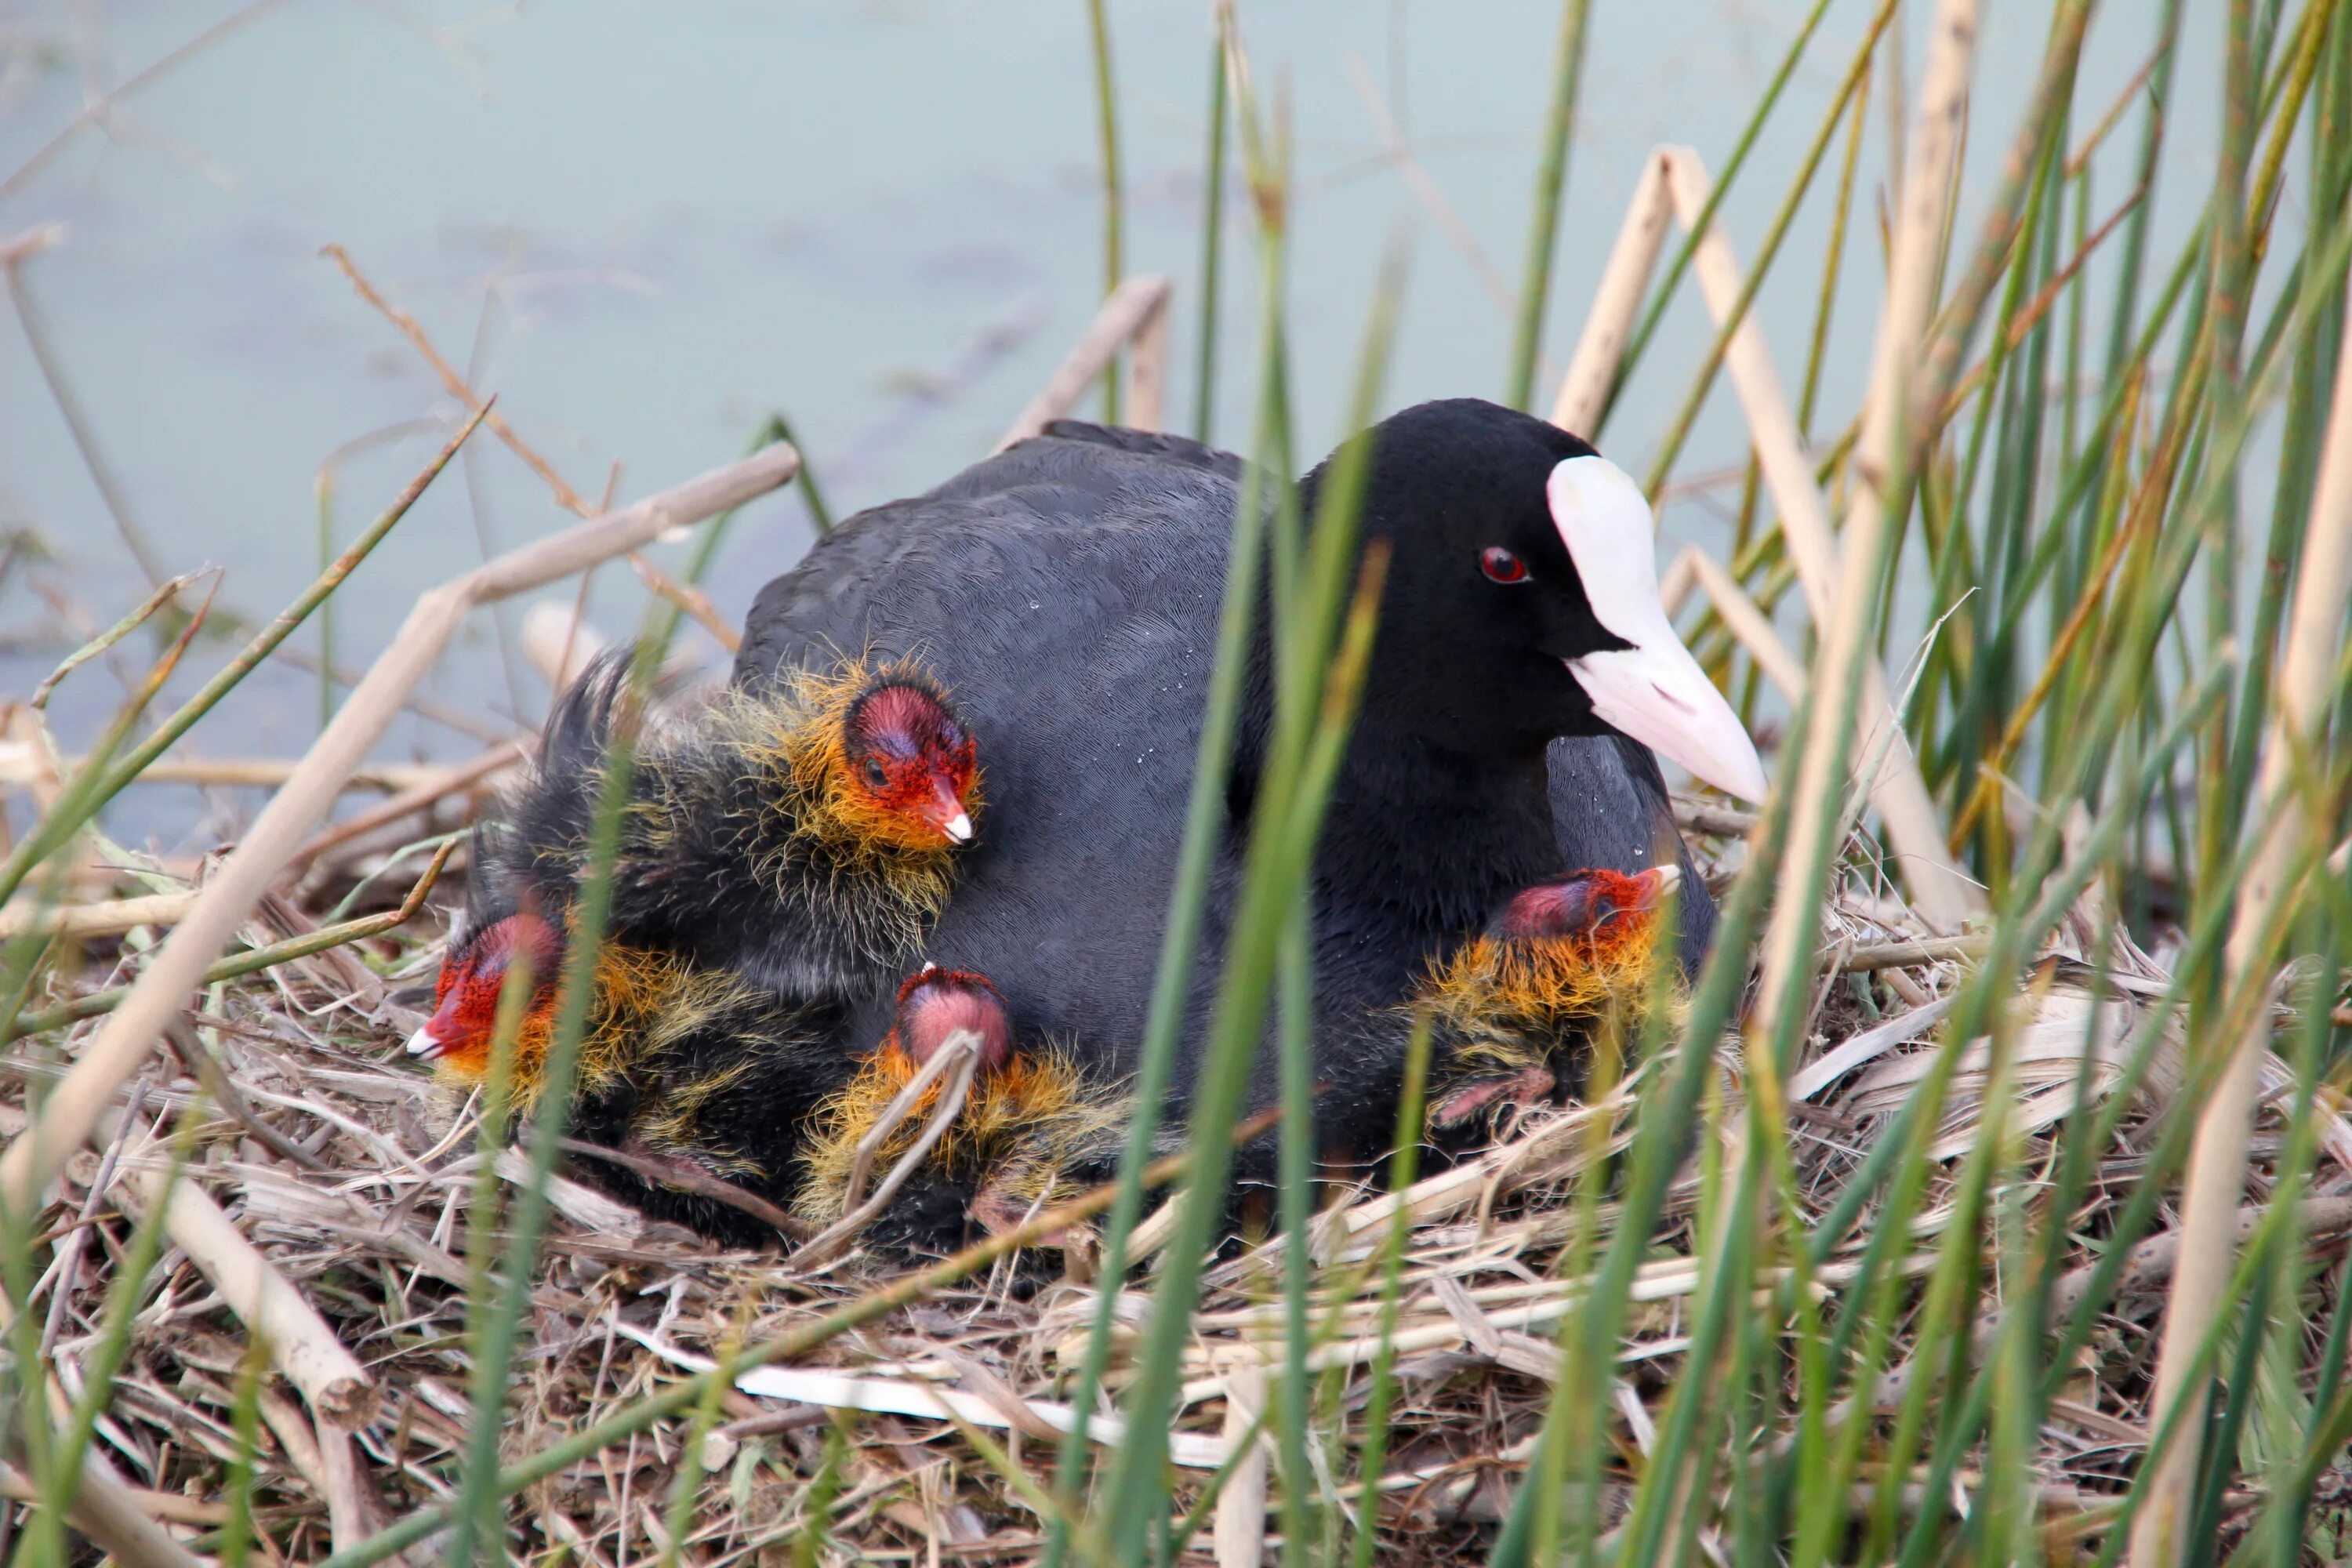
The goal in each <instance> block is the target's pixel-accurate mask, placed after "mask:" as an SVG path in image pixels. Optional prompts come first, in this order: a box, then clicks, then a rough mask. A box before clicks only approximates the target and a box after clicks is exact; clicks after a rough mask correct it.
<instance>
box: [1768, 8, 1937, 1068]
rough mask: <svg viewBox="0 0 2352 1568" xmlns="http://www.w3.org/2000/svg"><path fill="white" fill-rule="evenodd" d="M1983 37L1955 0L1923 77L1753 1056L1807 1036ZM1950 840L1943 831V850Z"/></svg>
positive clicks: (1791, 783)
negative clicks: (1953, 180)
mask: <svg viewBox="0 0 2352 1568" xmlns="http://www.w3.org/2000/svg"><path fill="white" fill-rule="evenodd" d="M1975 40H1976V5H1975V3H1974V0H1943V4H1942V5H1940V6H1938V8H1937V15H1936V23H1935V29H1934V33H1933V36H1932V37H1931V38H1930V40H1929V43H1928V47H1927V68H1926V71H1925V74H1924V77H1923V79H1922V81H1921V84H1920V93H1919V119H1918V128H1917V134H1916V136H1915V137H1914V139H1913V146H1912V162H1911V164H1910V166H1909V167H1908V169H1906V172H1905V175H1904V182H1903V191H1904V199H1903V202H1902V205H1901V207H1900V214H1899V221H1898V225H1897V227H1896V232H1895V250H1894V263H1893V267H1892V269H1891V272H1890V275H1889V278H1888V282H1887V294H1886V306H1885V313H1884V315H1883V316H1882V317H1881V319H1880V321H1879V329H1878V346H1877V352H1876V354H1875V358H1874V366H1873V370H1872V374H1871V386H1870V394H1869V400H1868V402H1867V403H1866V404H1865V405H1864V410H1863V423H1862V435H1861V438H1860V441H1859V442H1858V444H1857V447H1856V453H1857V458H1858V459H1859V461H1860V463H1861V464H1863V465H1864V468H1863V469H1862V471H1861V473H1860V475H1859V477H1858V482H1857V483H1856V484H1855V485H1854V487H1853V506H1852V508H1851V510H1850V511H1849V513H1848V516H1847V521H1846V526H1845V532H1844V538H1843V542H1842V548H1843V571H1842V572H1841V574H1840V576H1839V581H1838V586H1837V589H1836V592H1835V594H1834V595H1832V598H1831V601H1830V603H1831V606H1832V615H1831V616H1830V618H1829V619H1828V620H1827V621H1826V622H1825V623H1823V624H1822V626H1821V637H1822V642H1821V648H1820V652H1819V654H1818V655H1817V656H1816V658H1815V660H1814V665H1813V679H1812V680H1811V702H1810V704H1809V707H1810V710H1811V721H1810V723H1809V724H1808V726H1807V727H1806V730H1805V738H1804V752H1803V755H1802V757H1801V760H1800V763H1799V766H1798V771H1797V773H1796V776H1795V777H1794V778H1793V779H1791V778H1790V776H1789V775H1788V774H1787V773H1783V774H1782V775H1781V778H1780V781H1779V784H1778V785H1777V787H1778V788H1780V789H1782V790H1788V791H1790V792H1792V793H1791V799H1792V802H1793V805H1794V813H1793V816H1792V817H1791V819H1790V825H1789V837H1788V838H1787V841H1786V842H1787V844H1788V846H1789V850H1790V855H1789V858H1788V861H1787V863H1786V864H1785V865H1784V867H1783V875H1782V878H1781V880H1780V890H1779V893H1778V896H1777V897H1776V898H1775V899H1774V900H1773V905H1772V917H1771V922H1770V924H1769V926H1768V928H1767V929H1766V932H1765V942H1764V952H1763V980H1762V983H1761V985H1760V988H1759V994H1758V999H1757V1004H1756V1007H1755V1010H1754V1012H1753V1013H1752V1015H1751V1022H1750V1024H1749V1026H1748V1030H1747V1036H1746V1043H1747V1048H1748V1053H1749V1054H1750V1055H1751V1056H1757V1055H1761V1054H1765V1053H1772V1054H1774V1055H1775V1056H1776V1057H1777V1053H1778V1052H1779V1050H1780V1042H1781V1041H1782V1040H1784V1039H1790V1038H1793V1037H1795V1036H1796V1035H1797V1033H1798V1026H1799V1024H1800V1021H1801V1015H1800V1014H1799V1012H1798V1009H1800V1008H1801V1007H1802V1006H1803V1005H1804V1003H1805V994H1806V992H1807V991H1808V989H1809V988H1810V985H1811V972H1812V956H1813V933H1814V931H1815V928H1816V927H1817V925H1818V923H1819V921H1820V902H1821V892H1822V887H1823V885H1824V883H1825V881H1826V879H1827V876H1828V872H1829V862H1830V856H1831V850H1832V840H1833V838H1834V837H1835V835H1836V831H1837V825H1838V819H1839V816H1840V815H1841V813H1842V810H1843V801H1844V797H1845V788H1844V784H1845V770H1846V758H1847V743H1848V742H1849V740H1850V738H1851V734H1852V725H1853V714H1854V712H1855V710H1856V706H1857V701H1858V700H1859V699H1860V697H1861V696H1862V694H1863V691H1864V680H1863V672H1864V668H1865V666H1866V665H1867V664H1868V663H1869V662H1870V661H1871V637H1872V633H1873V631H1874V628H1875V626H1876V624H1877V616H1876V615H1875V614H1874V609H1875V607H1876V605H1877V604H1878V600H1879V595H1880V581H1879V579H1880V576H1881V571H1882V566H1883V563H1884V556H1885V536H1886V527H1887V521H1888V520H1887V508H1888V503H1889V502H1891V501H1894V500H1897V499H1898V497H1899V494H1900V492H1899V491H1898V492H1897V493H1895V494H1890V493H1887V491H1886V489H1885V487H1889V486H1902V487H1905V488H1907V475H1908V471H1909V468H1910V458H1909V453H1908V451H1907V449H1906V437H1907V435H1908V432H1909V428H1910V421H1909V418H1908V416H1907V412H1906V398H1907V397H1908V395H1909V393H1910V383H1911V372H1912V362H1913V360H1914V358H1915V356H1916V353H1917V350H1918V345H1919V340H1920V334H1921V333H1922V332H1924V331H1926V330H1927V320H1928V316H1929V313H1930V312H1931V310H1933V309H1934V305H1935V300H1934V288H1935V273H1936V259H1937V256H1938V254H1940V252H1941V249H1942V245H1941V240H1942V235H1943V223H1944V193H1945V190H1946V187H1947V185H1948V183H1949V179H1950V171H1951V167H1952V163H1953V160H1954V159H1955V157H1956V156H1957V154H1958V143H1959V130H1960V116H1961V114H1962V112H1963V110H1964V107H1965V105H1966V102H1967V97H1968V84H1969V62H1970V59H1971V56H1972V53H1973V47H1974V44H1975ZM1940 839H1941V835H1940V834H1938V844H1937V847H1938V849H1939V850H1940V849H1941V847H1942V845H1941V842H1940Z"/></svg>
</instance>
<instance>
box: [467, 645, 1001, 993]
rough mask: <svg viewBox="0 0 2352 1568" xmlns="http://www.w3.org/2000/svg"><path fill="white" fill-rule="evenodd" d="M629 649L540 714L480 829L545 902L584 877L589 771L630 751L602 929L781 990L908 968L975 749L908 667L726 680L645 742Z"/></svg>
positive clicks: (834, 667) (847, 667)
mask: <svg viewBox="0 0 2352 1568" xmlns="http://www.w3.org/2000/svg"><path fill="white" fill-rule="evenodd" d="M628 676H629V668H628V655H627V653H626V651H625V650H616V651H614V652H612V653H607V654H605V655H603V656H600V658H599V659H598V660H597V662H595V663H594V664H592V665H591V666H590V667H589V668H588V670H587V671H586V672H585V673H584V674H583V676H582V677H581V678H580V679H578V680H577V681H575V682H574V683H573V684H572V687H571V689H569V690H567V691H566V692H565V693H564V695H563V697H562V700H560V701H559V702H558V704H557V706H556V710H555V711H554V712H553V713H551V715H550V716H549V719H548V723H547V727H546V731H545V738H544V742H543V744H542V746H541V759H540V762H539V764H538V766H537V767H536V768H534V769H533V770H532V772H531V773H530V778H529V782H528V783H527V784H525V785H524V787H523V788H522V789H521V791H520V792H519V794H518V795H516V796H515V798H514V799H513V801H512V802H511V803H510V805H509V810H508V812H507V814H506V815H507V823H508V826H507V827H506V828H505V830H504V831H503V832H501V833H499V834H498V835H496V836H494V837H493V838H492V839H491V842H490V848H489V851H488V853H489V855H490V857H491V858H493V859H494V860H495V861H496V862H498V869H499V871H500V872H503V873H504V874H506V875H508V876H510V877H511V878H512V879H514V880H515V881H516V882H517V883H518V885H519V886H522V887H526V888H529V889H532V890H533V891H534V892H535V893H536V894H537V895H538V896H539V898H540V899H541V901H542V902H544V903H548V904H554V903H558V902H563V901H568V900H570V899H571V898H572V897H573V896H574V894H575V891H576V889H577V885H578V883H579V880H580V879H581V877H582V876H583V874H584V873H585V871H586V869H587V860H588V848H589V835H590V833H591V831H592V829H593V823H594V817H595V810H596V801H597V796H598V794H599V791H600V789H601V787H602V781H603V778H604V762H605V758H606V756H607V755H608V754H609V753H610V752H611V750H612V748H613V746H614V742H615V739H616V737H617V738H619V739H620V740H622V741H624V742H627V743H630V744H632V745H633V747H634V760H633V763H632V765H631V777H630V787H629V805H628V809H627V811H626V814H625V816H624V817H623V819H622V824H621V836H620V844H619V847H618V853H617V858H616V860H615V865H614V872H613V878H612V902H611V910H610V913H609V916H608V929H609V930H611V931H613V932H614V934H615V935H617V936H621V937H625V938H626V939H627V940H630V941H635V942H646V943H648V944H652V945H656V946H661V947H666V948H669V949H671V950H674V951H676V952H681V953H684V954H686V955H688V956H689V957H691V958H693V959H694V960H695V961H696V962H698V963H704V964H711V965H719V966H723V967H726V968H729V969H732V970H735V971H737V972H739V973H741V974H742V975H743V976H744V977H745V978H746V979H748V980H750V981H751V982H752V983H753V984H758V985H761V986H765V987H766V988H768V989H770V990H772V991H774V992H776V993H778V994H781V995H784V996H789V997H792V998H794V999H795V1000H801V1001H814V1000H819V999H828V1000H843V1001H846V1000H853V999H856V998H857V997H859V996H862V995H863V994H864V993H865V991H866V989H867V988H869V987H871V986H873V985H876V984H882V983H884V981H885V980H886V979H887V978H888V977H895V976H896V975H897V974H898V973H901V972H902V971H903V970H905V969H906V968H907V967H908V965H909V964H910V963H912V962H913V961H914V957H915V955H916V954H917V952H919V950H920V947H921V944H922V939H923V933H924V931H925V930H926V929H927V928H928V926H929V923H930V922H931V921H933V920H934V919H936V918H937V917H938V915H939V912H940V910H941V909H942V908H943V907H944V906H945V905H946V903H947V899H948V894H949V891H950V889H951V888H952V887H953V885H954V880H955V858H956V852H957V850H959V849H960V848H961V847H963V846H964V845H966V844H969V843H970V842H971V839H972V837H973V831H974V830H973V826H972V822H973V817H974V816H975V814H976V813H977V812H978V810H979V808H980V762H979V747H978V745H977V743H976V742H974V741H973V739H972V737H971V733H970V731H967V730H966V729H965V728H964V727H963V725H962V723H961V721H959V720H958V719H957V717H956V714H955V711H954V710H953V709H952V708H951V707H950V704H949V700H948V698H947V694H946V693H945V692H944V691H943V690H941V689H940V687H939V686H938V684H937V683H936V682H934V681H932V680H931V679H929V677H928V676H927V675H925V674H924V673H923V671H922V669H921V668H920V667H919V666H918V665H917V664H915V663H914V662H913V661H912V660H909V659H901V660H895V661H877V660H865V659H843V660H837V661H833V662H829V663H826V664H824V665H820V666H816V667H813V668H807V669H801V670H796V671H795V672H794V673H793V678H792V679H790V680H787V681H783V682H780V683H778V684H777V685H775V686H774V687H772V688H770V689H765V690H763V691H761V692H760V693H759V694H757V695H754V694H751V693H749V692H746V691H744V690H741V689H730V690H729V691H726V692H723V693H721V694H719V696H717V697H715V698H714V699H712V700H710V701H709V703H708V704H707V705H705V706H704V707H702V708H701V709H699V710H695V711H693V712H690V713H689V714H688V715H686V716H685V717H684V718H683V720H682V721H677V722H674V723H671V724H669V725H667V726H665V727H662V728H661V729H659V730H657V731H654V732H651V733H641V732H640V731H643V730H645V729H646V726H644V725H643V724H641V722H640V721H639V720H638V718H637V716H636V715H635V713H634V712H633V711H632V709H631V705H630V702H629V692H628Z"/></svg>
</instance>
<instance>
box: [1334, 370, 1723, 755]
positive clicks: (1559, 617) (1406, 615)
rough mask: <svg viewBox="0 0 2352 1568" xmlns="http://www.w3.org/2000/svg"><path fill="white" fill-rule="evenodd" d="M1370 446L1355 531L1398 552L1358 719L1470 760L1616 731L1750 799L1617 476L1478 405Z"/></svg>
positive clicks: (1516, 419)
mask: <svg viewBox="0 0 2352 1568" xmlns="http://www.w3.org/2000/svg"><path fill="white" fill-rule="evenodd" d="M1368 435H1369V437H1370V440H1371V442H1372V458H1371V464H1372V466H1371V473H1370V483H1369V485H1368V486H1367V488H1366V490H1365V510H1364V520H1363V529H1362V531H1363V533H1364V535H1365V536H1366V537H1368V538H1370V537H1379V538H1384V539H1386V540H1388V541H1389V542H1390V545H1391V551H1392V554H1391V561H1390V565H1389V577H1388V587H1387V591H1386V593H1385V595H1384V596H1383V599H1382V603H1381V627H1380V635H1379V637H1378V640H1377V642H1376V644H1375V651H1374V654H1373V661H1372V669H1371V672H1370V681H1369V685H1368V689H1367V694H1366V709H1367V716H1368V718H1370V717H1374V716H1376V717H1377V718H1378V719H1379V720H1380V721H1382V722H1384V723H1386V724H1388V725H1390V726H1391V727H1393V728H1396V729H1399V730H1402V731H1405V732H1408V733H1410V734H1412V735H1413V736H1415V737H1417V738H1419V739H1422V740H1424V741H1426V742H1430V743H1433V744H1435V745H1439V746H1444V747H1446V748H1448V749H1451V750H1456V751H1461V752H1471V753H1475V754H1496V753H1503V754H1512V753H1517V754H1524V753H1528V752H1534V751H1537V750H1539V749H1540V748H1541V747H1542V746H1543V745H1544V744H1545V743H1546V742H1549V740H1551V739H1552V738H1553V737H1555V736H1559V735H1594V734H1603V733H1607V732H1610V731H1621V732H1623V733H1625V734H1628V735H1631V736H1632V737H1633V738H1634V739H1635V740H1638V741H1642V742H1646V743H1647V744H1649V745H1651V746H1654V747H1655V748H1657V749H1658V750H1659V751H1662V752H1665V753H1666V754H1667V755H1669V756H1671V757H1673V758H1674V759H1675V761H1676V762H1679V763H1682V764H1683V765H1684V766H1685V767H1686V768H1689V769H1690V770H1691V771H1692V772H1693V773H1697V774H1699V775H1700V776H1701V777H1703V778H1706V779H1707V780H1708V782H1710V783H1713V784H1718V785H1721V786H1722V787H1724V788H1725V789H1727V790H1730V791H1732V792H1733V793H1735V794H1740V795H1751V796H1753V795H1760V794H1761V792H1762V785H1763V773H1762V768H1761V766H1760V764H1759V763H1758V762H1757V759H1756V753H1755V749H1754V747H1753V745H1752V744H1751V743H1750V742H1749V741H1748V736H1747V733H1746V731H1744V730H1742V729H1741V727H1740V725H1739V722H1738V719H1737V717H1736V716H1734V715H1733V713H1732V712H1731V710H1730V708H1729V707H1728V706H1727V704H1726V703H1725V702H1724V700H1723V699H1722V697H1721V695H1720V694H1719V693H1717V691H1716V689H1715V688H1714V687H1713V686H1712V685H1711V684H1710V683H1709V682H1708V681H1707V679H1706V676H1705V674H1704V673H1703V672H1702V671H1700V669H1699V668H1698V666H1697V665H1696V663H1695V662H1694V661H1693V660H1692V659H1691V657H1690V655H1689V654H1688V652H1687V651H1685V649H1684V647H1683V646H1682V644H1681V642H1680V640H1679V639H1678V638H1677V637H1675V632H1674V629H1673V627H1672V626H1671V625H1670V624H1669V623H1668V622H1667V619H1666V616H1665V612H1664V608H1663V606H1662V605H1660V603H1659V599H1658V586H1657V574H1656V562H1655V553H1654V552H1655V549H1656V544H1655V540H1654V525H1653V521H1652V519H1651V516H1650V510H1649V507H1648V504H1647V503H1646V502H1645V501H1644V500H1643V499H1642V496H1641V493H1640V491H1639V490H1638V489H1635V488H1634V486H1633V483H1632V481H1631V480H1630V479H1626V477H1625V476H1624V474H1623V473H1622V471H1620V470H1619V469H1618V468H1615V467H1614V466H1613V465H1612V464H1610V463H1609V462H1608V461H1607V460H1606V459H1604V458H1601V456H1600V455H1599V454H1598V453H1597V452H1595V451H1594V450H1593V448H1592V447H1591V444H1589V443H1588V442H1586V441H1584V440H1582V439H1580V437H1575V436H1571V435H1570V434H1569V433H1568V432H1567V431H1565V430H1562V429H1560V428H1559V426H1554V425H1550V424H1548V423H1546V422H1545V421H1543V420H1540V419H1537V418H1534V417H1532V416H1528V415H1525V414H1520V413H1517V412H1515V411H1514V410H1511V409H1508V408H1504V407H1501V406H1500V405H1496V404H1492V403H1486V402H1483V401H1481V400H1478V399H1475V398H1454V399H1450V400H1447V401H1444V402H1439V403H1424V404H1422V405H1419V406H1418V407H1414V408H1408V409H1406V410H1405V411H1403V412H1402V413H1401V414H1396V415H1392V416H1390V417H1389V418H1387V419H1384V420H1382V421H1381V423H1380V424H1379V425H1378V426H1374V427H1373V429H1372V430H1371V431H1370V432H1369V433H1368ZM1328 467H1329V463H1328V461H1327V462H1326V463H1325V464H1324V465H1323V467H1321V468H1318V469H1317V470H1316V471H1315V472H1314V473H1313V474H1310V475H1309V476H1307V481H1306V483H1307V489H1309V490H1310V491H1311V490H1312V489H1314V487H1315V486H1316V485H1317V484H1318V481H1319V480H1320V479H1322V477H1323V475H1324V473H1325V471H1326V469H1328Z"/></svg>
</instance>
